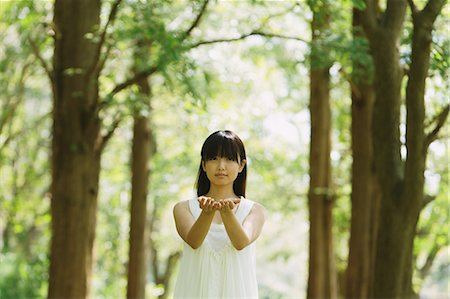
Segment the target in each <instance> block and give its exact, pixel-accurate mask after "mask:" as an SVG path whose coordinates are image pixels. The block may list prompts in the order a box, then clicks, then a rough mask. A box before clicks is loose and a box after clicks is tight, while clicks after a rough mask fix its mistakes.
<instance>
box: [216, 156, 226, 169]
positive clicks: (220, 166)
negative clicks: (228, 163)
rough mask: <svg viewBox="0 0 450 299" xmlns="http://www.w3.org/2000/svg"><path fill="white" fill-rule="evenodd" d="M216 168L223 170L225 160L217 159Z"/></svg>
mask: <svg viewBox="0 0 450 299" xmlns="http://www.w3.org/2000/svg"><path fill="white" fill-rule="evenodd" d="M217 167H218V168H219V169H225V159H224V158H220V159H219V164H218V165H217Z"/></svg>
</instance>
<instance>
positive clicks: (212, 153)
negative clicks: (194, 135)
mask: <svg viewBox="0 0 450 299" xmlns="http://www.w3.org/2000/svg"><path fill="white" fill-rule="evenodd" d="M215 157H227V158H229V159H231V160H233V161H238V162H239V163H242V161H243V160H247V158H246V155H245V148H244V143H243V142H242V140H241V139H240V138H239V136H238V135H236V134H235V133H233V132H231V131H228V130H221V131H217V132H214V133H212V134H211V135H209V136H208V138H206V140H205V142H204V143H203V146H202V151H201V160H200V167H199V168H198V176H197V182H196V184H195V187H196V189H197V196H202V195H205V194H206V193H208V191H209V188H210V185H211V183H210V181H209V179H208V177H207V176H206V172H205V171H204V170H203V166H202V162H207V161H208V160H211V159H213V158H215ZM246 184H247V163H245V165H244V168H243V169H242V171H241V172H240V173H239V174H238V176H237V178H236V180H234V183H233V191H234V193H235V194H236V195H237V196H244V197H245V187H246Z"/></svg>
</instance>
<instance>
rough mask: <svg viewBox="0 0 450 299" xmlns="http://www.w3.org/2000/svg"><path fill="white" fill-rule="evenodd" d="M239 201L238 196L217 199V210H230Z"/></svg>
mask: <svg viewBox="0 0 450 299" xmlns="http://www.w3.org/2000/svg"><path fill="white" fill-rule="evenodd" d="M240 202H241V199H240V198H235V197H232V198H225V199H221V200H219V203H220V205H219V208H218V210H219V211H220V212H228V211H232V210H233V209H234V208H235V207H236V206H237V205H238V204H239V203H240Z"/></svg>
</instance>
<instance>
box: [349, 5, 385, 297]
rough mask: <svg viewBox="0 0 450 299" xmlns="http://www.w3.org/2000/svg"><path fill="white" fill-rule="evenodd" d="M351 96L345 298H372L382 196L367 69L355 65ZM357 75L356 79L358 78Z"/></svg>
mask: <svg viewBox="0 0 450 299" xmlns="http://www.w3.org/2000/svg"><path fill="white" fill-rule="evenodd" d="M353 36H354V37H355V38H362V37H364V33H363V31H362V27H361V14H360V13H359V11H358V10H354V11H353ZM353 69H354V71H353V76H352V82H351V95H352V128H351V132H352V157H353V164H352V195H351V201H352V212H351V213H352V215H351V228H350V240H349V255H348V265H347V270H346V278H345V298H369V294H370V293H369V292H370V289H371V271H370V269H372V266H373V260H374V256H373V253H374V244H375V231H374V227H376V215H377V209H378V200H379V194H378V192H376V190H377V188H376V178H375V173H374V169H373V163H374V162H373V150H372V135H371V132H372V113H373V104H374V102H375V92H374V89H373V86H372V82H371V79H370V77H371V75H372V74H370V71H369V68H368V67H367V65H361V63H360V62H357V61H354V62H353ZM356 74H357V75H356Z"/></svg>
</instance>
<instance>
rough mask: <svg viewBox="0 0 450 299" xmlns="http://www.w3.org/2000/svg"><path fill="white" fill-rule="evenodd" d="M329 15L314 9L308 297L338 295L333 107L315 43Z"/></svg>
mask: <svg viewBox="0 0 450 299" xmlns="http://www.w3.org/2000/svg"><path fill="white" fill-rule="evenodd" d="M327 22H328V17H325V18H324V17H323V15H322V16H321V17H319V16H318V15H317V12H315V13H314V17H313V22H312V40H313V46H312V50H311V69H310V80H311V81H310V116H311V142H310V157H309V165H310V189H309V192H308V204H309V221H310V232H309V235H310V237H309V238H310V239H309V277H308V289H307V298H337V274H336V269H335V258H334V250H333V240H332V239H333V238H332V208H333V201H334V199H333V194H332V192H331V161H330V153H331V139H330V138H331V137H330V136H331V111H330V96H329V93H330V75H329V65H325V66H324V65H323V64H322V63H321V62H320V61H319V58H320V55H321V54H323V53H321V54H320V51H318V49H317V47H315V45H314V43H315V42H317V41H318V39H319V38H320V36H319V34H320V30H323V28H324V26H327V25H328V23H327Z"/></svg>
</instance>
